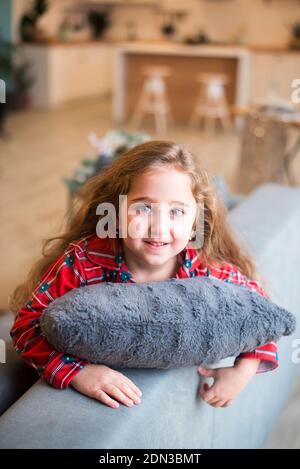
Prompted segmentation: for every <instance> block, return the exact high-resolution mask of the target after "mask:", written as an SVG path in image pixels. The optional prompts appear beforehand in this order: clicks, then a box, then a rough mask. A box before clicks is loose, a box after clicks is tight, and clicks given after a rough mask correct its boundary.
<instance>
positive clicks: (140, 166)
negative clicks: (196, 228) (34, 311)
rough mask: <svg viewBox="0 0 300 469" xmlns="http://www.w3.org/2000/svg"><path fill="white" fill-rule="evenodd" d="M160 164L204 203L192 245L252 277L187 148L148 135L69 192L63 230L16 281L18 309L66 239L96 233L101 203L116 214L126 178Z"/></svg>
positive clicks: (208, 258)
mask: <svg viewBox="0 0 300 469" xmlns="http://www.w3.org/2000/svg"><path fill="white" fill-rule="evenodd" d="M160 165H163V166H164V167H165V166H166V165H170V166H172V167H175V168H176V169H177V170H178V171H182V172H184V173H186V174H188V175H189V177H190V180H191V190H192V193H193V195H194V198H195V201H196V202H199V203H202V206H203V205H204V240H203V245H202V247H201V249H197V251H198V254H199V255H201V260H202V261H203V262H204V264H214V265H220V264H222V263H225V262H229V263H232V264H234V265H236V266H237V267H238V268H239V269H240V270H241V272H242V273H243V274H244V275H246V276H247V277H251V278H254V276H255V266H254V262H253V260H252V259H251V258H250V257H249V255H248V254H247V253H246V252H244V251H243V249H242V248H241V246H240V245H239V244H238V243H237V241H236V240H235V239H234V236H233V233H232V232H231V230H230V227H229V224H228V221H227V209H226V208H225V206H224V204H223V203H222V201H221V200H220V198H219V195H218V193H217V191H216V189H215V187H214V185H213V183H212V179H211V176H210V175H209V173H208V172H207V171H206V170H205V169H204V168H198V167H197V166H196V163H195V159H194V157H193V155H192V154H191V152H190V151H189V150H188V149H187V148H185V147H183V146H182V145H179V144H177V143H174V142H170V141H164V140H152V141H148V142H146V143H143V144H141V145H137V146H135V147H134V148H132V149H130V150H129V151H127V152H126V153H124V154H123V155H121V156H119V157H118V158H117V159H115V160H114V161H113V163H112V164H111V165H110V166H109V167H107V168H106V169H105V170H104V171H103V172H101V173H99V174H97V175H95V176H94V177H92V178H91V179H89V180H88V181H87V182H86V183H85V184H84V185H83V186H82V188H81V190H80V191H79V192H78V193H77V195H76V196H75V197H74V201H73V206H72V207H71V210H70V212H69V213H68V217H67V220H68V222H67V224H66V227H65V229H64V232H63V233H61V234H60V235H59V236H56V237H52V238H49V239H47V240H45V241H44V243H43V249H42V257H41V258H40V259H39V260H38V261H37V262H36V264H34V265H33V267H32V269H31V270H30V272H29V273H28V276H27V279H26V281H25V282H24V283H23V284H21V285H19V286H18V287H17V288H16V289H15V291H14V293H13V295H12V297H11V301H10V306H11V309H12V310H14V311H17V310H18V309H19V308H20V307H21V306H22V305H23V304H24V303H25V301H26V300H27V299H28V298H29V296H30V294H31V293H32V291H33V290H34V288H35V287H36V286H37V284H38V282H39V281H40V280H41V278H42V276H43V275H44V274H45V272H46V271H47V269H48V268H49V266H50V265H51V264H52V263H53V262H54V261H55V260H56V259H57V258H59V257H60V256H61V255H62V254H63V253H64V251H65V250H66V248H67V247H68V245H69V243H71V242H72V241H75V240H79V239H81V238H83V237H85V236H88V235H92V234H93V235H96V225H97V222H98V221H99V216H97V215H96V208H97V206H98V205H99V204H100V203H105V202H106V203H107V202H109V203H111V204H113V205H114V206H115V208H116V213H117V216H118V204H119V194H128V192H129V190H130V184H131V181H132V180H133V179H134V178H136V177H138V176H139V175H140V174H142V173H143V172H145V171H147V170H149V169H152V168H153V167H157V166H160Z"/></svg>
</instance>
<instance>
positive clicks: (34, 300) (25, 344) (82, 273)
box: [10, 235, 278, 389]
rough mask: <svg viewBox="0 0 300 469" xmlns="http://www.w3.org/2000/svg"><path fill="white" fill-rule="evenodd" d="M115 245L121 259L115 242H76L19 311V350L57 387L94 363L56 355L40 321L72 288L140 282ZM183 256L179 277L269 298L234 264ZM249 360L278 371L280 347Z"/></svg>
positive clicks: (268, 347) (14, 332)
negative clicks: (239, 287) (210, 280)
mask: <svg viewBox="0 0 300 469" xmlns="http://www.w3.org/2000/svg"><path fill="white" fill-rule="evenodd" d="M114 241H116V243H117V252H118V254H117V255H115V254H114V252H116V251H114V250H113V246H112V243H111V240H110V239H109V238H106V239H100V238H98V237H97V236H96V235H90V236H87V237H85V238H83V239H81V240H79V241H77V242H76V241H75V242H72V243H70V245H69V246H68V249H67V250H66V251H65V252H64V254H63V255H62V256H61V257H60V258H59V259H57V260H56V261H55V262H53V264H52V265H51V266H50V267H49V268H48V270H47V272H46V273H45V274H44V275H43V277H42V279H41V281H40V283H39V284H38V285H37V287H36V288H35V290H34V291H33V292H32V294H31V297H30V298H29V300H28V302H27V303H26V304H25V305H24V306H23V307H22V308H21V309H20V310H19V311H18V314H17V316H16V319H15V322H14V325H13V327H12V329H11V332H10V333H11V337H12V340H13V344H14V347H15V349H16V351H17V352H18V353H19V354H20V355H21V356H22V358H23V359H24V361H25V362H26V363H28V364H29V365H31V366H32V367H34V368H35V369H36V370H37V372H38V374H39V375H40V377H41V378H43V379H44V380H46V381H47V382H48V383H49V384H51V385H52V386H54V387H55V388H59V389H64V388H66V387H68V385H69V383H70V382H71V380H72V379H73V378H74V377H75V375H76V374H77V373H78V372H79V371H80V369H82V368H83V367H84V366H85V365H86V364H88V362H87V361H85V360H81V359H80V358H79V357H75V356H72V355H66V354H63V353H60V352H58V351H56V350H54V349H53V347H52V346H51V345H50V344H49V342H48V341H47V340H46V338H45V336H44V335H43V333H42V332H41V329H40V325H39V318H40V316H41V314H42V313H43V311H44V309H45V308H46V306H47V305H48V304H49V303H50V302H51V301H53V300H54V299H55V298H58V297H59V296H62V295H64V294H65V293H67V292H68V291H70V290H71V289H72V288H77V287H81V286H85V285H92V284H95V283H100V282H107V281H108V282H129V283H134V282H135V280H134V278H133V276H132V274H131V273H130V272H129V270H128V268H127V266H126V264H125V261H124V258H123V253H122V248H121V243H120V241H119V240H117V239H115V240H114ZM179 256H180V258H181V260H182V263H181V265H180V267H179V269H178V271H177V274H176V278H187V277H195V276H200V277H201V276H207V277H210V276H211V277H214V278H217V279H220V280H224V281H225V282H228V283H235V284H241V285H245V286H246V287H248V288H251V289H252V290H254V291H256V292H258V293H260V294H261V295H263V296H265V297H267V294H266V292H265V291H264V290H263V289H262V287H261V286H260V285H259V283H258V282H257V281H254V280H250V279H248V278H247V277H246V276H245V275H243V274H242V273H241V272H240V271H239V270H238V269H237V267H235V266H234V265H232V264H224V265H223V266H222V267H221V268H215V267H212V266H207V267H204V264H203V265H202V264H201V259H199V256H197V251H196V250H195V249H192V248H185V249H184V250H183V251H182V252H181V253H180V254H179ZM243 357H244V358H255V359H257V358H259V359H260V360H261V361H260V365H259V368H258V370H257V372H258V373H260V372H263V371H268V370H271V369H274V368H276V367H277V366H278V355H277V344H276V343H275V342H270V343H268V344H265V345H263V346H261V347H258V348H256V349H255V350H254V351H249V352H246V353H242V354H241V355H239V358H243Z"/></svg>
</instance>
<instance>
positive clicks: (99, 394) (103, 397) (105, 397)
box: [93, 389, 119, 409]
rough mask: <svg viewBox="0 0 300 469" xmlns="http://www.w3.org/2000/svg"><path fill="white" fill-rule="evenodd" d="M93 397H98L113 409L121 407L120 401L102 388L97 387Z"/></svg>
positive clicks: (98, 399)
mask: <svg viewBox="0 0 300 469" xmlns="http://www.w3.org/2000/svg"><path fill="white" fill-rule="evenodd" d="M93 398H94V399H97V401H100V402H103V404H106V405H108V406H109V407H112V408H113V409H116V408H117V407H119V403H118V402H117V401H115V400H114V399H111V398H110V397H109V396H108V395H107V394H106V392H104V391H103V390H102V389H96V390H95V392H94V395H93Z"/></svg>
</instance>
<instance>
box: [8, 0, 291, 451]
mask: <svg viewBox="0 0 300 469" xmlns="http://www.w3.org/2000/svg"><path fill="white" fill-rule="evenodd" d="M0 34H1V36H0V79H1V81H0V98H1V99H0V100H1V103H0V188H1V189H0V191H1V193H0V206H1V233H0V242H1V252H0V265H1V277H0V285H1V287H0V308H1V309H2V310H5V309H7V308H8V296H9V294H10V293H11V291H12V289H13V288H14V287H15V286H16V285H17V284H18V283H19V282H20V281H21V280H22V279H23V278H24V275H25V273H26V272H27V271H28V268H29V267H30V266H31V265H32V262H33V261H34V260H35V259H36V258H37V257H38V256H39V254H40V251H41V244H42V240H43V239H45V238H47V237H49V236H51V235H54V234H56V233H57V231H58V230H59V229H60V226H61V223H62V216H63V214H64V212H65V210H66V208H67V207H68V206H69V204H70V202H71V200H72V197H73V195H74V193H75V192H76V191H77V190H78V188H79V187H80V186H81V184H83V183H84V182H85V181H86V179H87V178H88V177H90V176H91V175H93V174H94V173H95V172H96V171H99V170H101V169H102V168H103V167H104V166H105V165H106V164H109V162H110V161H112V159H113V158H115V157H117V156H118V154H120V153H121V152H122V151H123V150H124V149H126V148H128V147H130V146H132V145H134V144H136V143H139V142H141V141H144V140H146V139H148V138H159V139H161V138H163V139H164V138H166V139H170V140H175V141H178V142H180V143H184V144H186V145H187V146H188V147H189V148H190V149H191V150H192V151H193V152H194V154H195V157H196V159H197V162H198V163H199V164H204V165H205V166H206V167H207V169H208V170H209V171H210V172H211V174H212V175H214V178H215V183H216V185H217V187H218V189H219V190H220V192H221V193H222V196H223V198H224V201H225V203H226V205H227V207H228V209H229V210H230V209H231V208H232V207H234V206H235V205H236V204H238V203H239V202H240V201H241V200H242V199H243V198H245V197H246V196H247V194H248V193H250V192H251V191H252V190H254V189H255V188H256V187H258V186H259V185H260V184H262V183H264V182H277V183H279V184H284V185H289V186H299V185H300V154H299V153H300V2H299V1H298V0H185V1H184V2H180V1H174V0H159V1H158V0H131V1H129V0H127V1H125V0H106V1H100V0H93V1H92V0H48V1H46V0H34V1H31V0H0ZM291 414H293V412H292V413H291ZM289 422H290V423H291V421H289ZM274 444H275V443H274Z"/></svg>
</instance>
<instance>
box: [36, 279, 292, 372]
mask: <svg viewBox="0 0 300 469" xmlns="http://www.w3.org/2000/svg"><path fill="white" fill-rule="evenodd" d="M40 325H41V329H42V331H43V333H44V334H45V336H46V337H47V339H48V340H49V342H50V343H51V344H52V345H53V346H54V347H55V349H56V350H58V351H60V352H64V353H70V354H73V355H77V356H78V357H81V358H84V359H87V360H89V361H90V362H93V363H102V364H106V365H108V366H116V367H137V368H141V367H143V368H169V367H181V366H192V365H199V364H202V365H207V364H212V363H215V362H218V361H219V360H221V359H223V358H226V357H229V356H230V357H231V356H237V355H239V354H240V353H241V352H245V351H249V350H253V349H255V347H257V346H259V345H263V344H265V343H267V342H269V341H271V340H278V339H279V338H280V337H281V336H282V335H289V334H291V333H292V332H293V331H294V329H295V318H294V316H293V315H292V314H291V313H289V312H288V311H286V310H285V309H283V308H281V307H280V306H277V305H275V304H274V303H272V302H271V301H270V300H268V299H266V298H264V297H263V296H261V295H259V294H258V293H255V292H254V291H252V290H250V289H249V288H247V287H245V286H242V285H233V284H228V283H225V282H224V281H221V280H216V279H213V278H209V277H194V278H189V279H170V280H165V281H162V282H151V283H150V282H149V283H143V284H138V283H136V284H133V283H132V284H130V283H124V284H123V283H111V282H107V283H99V284H96V285H92V286H86V287H81V288H76V289H74V290H72V291H70V292H69V293H67V294H66V295H64V296H62V297H60V298H58V299H56V300H55V301H53V302H52V303H51V304H50V305H49V306H48V307H47V308H46V310H45V311H44V313H43V314H42V315H41V318H40Z"/></svg>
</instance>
